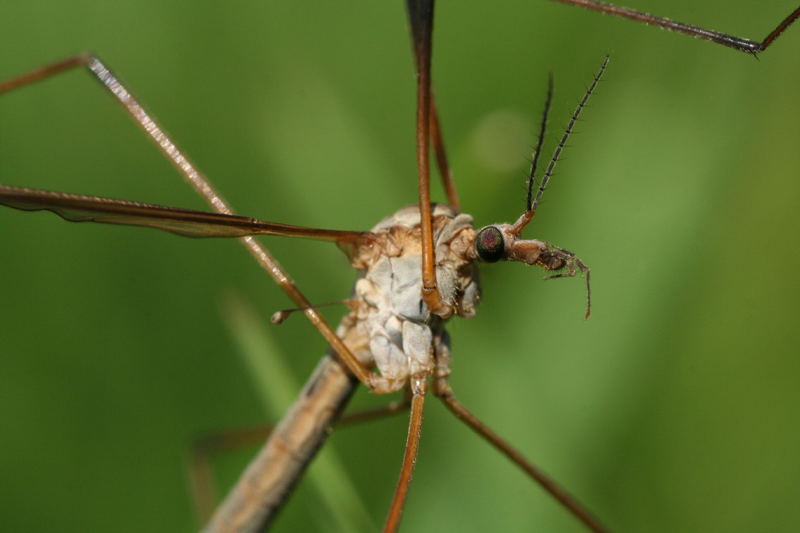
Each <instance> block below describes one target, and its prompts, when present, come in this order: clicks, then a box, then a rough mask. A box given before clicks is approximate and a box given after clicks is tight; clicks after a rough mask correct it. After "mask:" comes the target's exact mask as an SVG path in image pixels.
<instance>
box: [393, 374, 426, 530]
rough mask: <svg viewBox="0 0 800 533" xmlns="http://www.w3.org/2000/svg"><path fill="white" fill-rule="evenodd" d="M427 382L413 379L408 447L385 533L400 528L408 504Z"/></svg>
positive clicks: (422, 378) (424, 378)
mask: <svg viewBox="0 0 800 533" xmlns="http://www.w3.org/2000/svg"><path fill="white" fill-rule="evenodd" d="M427 380H428V375H427V374H420V375H415V376H412V378H411V385H410V386H411V393H412V396H411V416H410V417H409V421H408V436H407V437H406V446H405V450H404V452H403V465H402V467H401V468H400V475H399V477H398V480H397V487H395V490H394V496H393V497H392V503H391V504H390V505H389V513H388V514H387V515H386V523H385V524H384V526H383V532H384V533H394V532H395V531H397V528H398V527H399V526H400V518H401V516H402V514H403V508H404V507H405V504H406V496H408V486H409V485H410V483H411V476H412V474H413V473H414V464H415V463H416V461H417V451H418V450H419V439H420V435H421V432H422V412H423V407H424V406H425V394H426V393H427V392H428V381H427Z"/></svg>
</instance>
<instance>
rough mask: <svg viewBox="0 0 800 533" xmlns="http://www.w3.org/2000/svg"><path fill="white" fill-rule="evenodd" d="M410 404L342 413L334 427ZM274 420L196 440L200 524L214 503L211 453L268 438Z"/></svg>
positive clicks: (193, 475)
mask: <svg viewBox="0 0 800 533" xmlns="http://www.w3.org/2000/svg"><path fill="white" fill-rule="evenodd" d="M410 406H411V400H410V398H405V399H403V400H400V401H396V402H391V403H390V404H388V405H385V406H383V407H376V408H373V409H365V410H363V411H357V412H355V413H350V414H346V415H345V416H343V417H342V418H340V419H339V420H337V421H336V423H335V424H334V427H337V428H338V427H346V426H351V425H354V424H359V423H362V422H370V421H373V420H378V419H380V418H384V417H387V416H391V415H395V414H398V413H402V412H404V411H406V410H407V409H408V408H409V407H410ZM273 429H275V424H268V425H263V426H256V427H250V428H242V429H235V430H231V431H225V432H223V433H218V434H215V435H210V436H206V437H203V438H201V439H199V440H197V441H196V442H195V443H194V444H193V446H192V449H191V451H190V454H191V455H190V457H189V466H188V469H189V478H190V485H191V488H192V496H193V500H194V504H195V511H196V513H197V517H198V521H199V523H201V524H204V523H205V522H206V521H208V519H209V518H210V517H211V514H212V512H213V511H214V507H216V505H217V495H216V490H215V483H214V476H213V472H212V468H211V459H212V457H213V456H215V455H217V454H220V453H224V452H226V451H229V450H233V449H237V448H241V447H244V446H250V445H258V444H262V443H263V442H264V440H266V439H267V438H269V436H270V435H271V434H272V430H273Z"/></svg>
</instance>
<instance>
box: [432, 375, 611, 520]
mask: <svg viewBox="0 0 800 533" xmlns="http://www.w3.org/2000/svg"><path fill="white" fill-rule="evenodd" d="M434 394H435V395H436V396H437V397H438V398H439V399H440V400H442V403H444V405H445V407H447V408H448V409H449V410H450V412H451V413H453V414H454V415H455V416H456V418H458V419H459V420H461V421H462V422H464V423H465V424H467V425H468V426H469V427H470V428H472V429H473V430H474V431H475V432H476V433H477V434H478V435H480V436H481V437H483V438H484V439H486V440H487V441H488V442H489V444H491V445H492V446H494V447H495V449H497V450H498V451H499V452H500V453H502V454H503V455H505V456H506V457H508V458H509V459H510V460H511V461H512V462H513V463H514V464H516V465H517V466H519V467H520V468H521V469H522V470H524V471H525V473H526V474H528V476H530V477H531V479H533V480H534V481H536V483H538V484H539V485H540V486H541V487H542V488H543V489H544V490H546V491H547V492H548V493H550V495H551V496H552V497H553V498H555V499H556V500H558V502H559V503H560V504H561V505H563V506H564V507H565V508H566V509H567V510H568V511H569V512H570V513H571V514H572V515H573V516H575V518H577V519H578V520H580V521H581V522H583V523H584V524H585V525H586V527H588V528H589V530H591V531H594V532H596V533H607V531H608V530H607V529H605V528H604V527H603V525H602V524H600V522H598V521H597V519H596V518H594V517H593V516H592V515H591V514H590V513H589V511H587V510H586V509H585V508H584V507H583V506H582V505H581V504H580V503H578V501H577V500H576V499H575V498H573V497H572V496H571V495H570V494H569V493H567V492H566V491H565V490H564V489H562V488H561V487H559V486H558V484H556V482H555V481H553V480H552V479H550V477H548V476H547V474H545V473H544V472H542V471H541V470H539V468H537V467H536V466H535V465H534V464H533V463H531V462H530V461H528V460H527V459H526V458H525V457H524V456H523V455H522V454H521V453H520V452H519V451H517V450H516V449H514V448H513V447H512V446H511V445H510V444H509V443H507V442H506V441H505V440H503V439H502V438H501V437H500V436H499V435H498V434H497V433H495V432H494V431H492V429H491V428H490V427H489V426H487V425H486V424H484V423H483V422H481V421H480V419H478V417H476V416H475V415H474V414H472V413H471V412H470V411H469V410H467V408H466V407H464V406H463V405H461V403H460V402H459V401H458V400H457V399H456V398H455V396H454V395H453V391H452V389H451V388H450V387H449V386H445V387H444V388H442V387H441V386H439V387H437V386H436V385H434Z"/></svg>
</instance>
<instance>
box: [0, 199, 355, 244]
mask: <svg viewBox="0 0 800 533" xmlns="http://www.w3.org/2000/svg"><path fill="white" fill-rule="evenodd" d="M0 205H5V206H7V207H13V208H15V209H21V210H24V211H51V212H53V213H55V214H57V215H58V216H60V217H61V218H63V219H64V220H68V221H70V222H100V223H103V224H121V225H126V226H142V227H146V228H155V229H160V230H164V231H169V232H171V233H175V234H178V235H182V236H184V237H245V236H248V235H280V236H283V237H303V238H307V239H317V240H323V241H331V242H336V243H338V244H354V243H356V242H359V241H361V240H363V239H367V238H369V236H370V235H371V233H369V232H360V231H336V230H326V229H317V228H306V227H302V226H291V225H288V224H276V223H273V222H265V221H263V220H258V219H255V218H250V217H242V216H237V215H224V214H221V213H207V212H204V211H194V210H191V209H182V208H180V207H166V206H161V205H154V204H145V203H140V202H130V201H127V200H116V199H113V198H101V197H99V196H85V195H82V194H69V193H64V192H55V191H43V190H38V189H28V188H24V187H12V186H8V185H0Z"/></svg>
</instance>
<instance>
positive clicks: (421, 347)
mask: <svg viewBox="0 0 800 533" xmlns="http://www.w3.org/2000/svg"><path fill="white" fill-rule="evenodd" d="M370 233H371V234H372V238H371V239H370V241H369V242H368V243H366V244H365V245H363V246H359V247H357V248H356V249H355V250H354V251H353V254H352V255H351V258H350V259H351V262H352V264H353V266H354V267H355V268H357V269H358V270H359V275H358V279H357V280H356V284H355V288H354V294H353V299H354V300H355V304H354V306H353V307H354V310H353V311H352V313H351V315H350V316H349V317H348V318H349V320H347V321H346V322H349V323H350V324H351V326H352V327H353V328H355V329H356V330H357V331H359V332H360V333H361V334H362V335H363V336H364V340H365V341H368V344H369V354H370V356H371V359H372V362H373V363H374V364H375V365H376V366H377V367H378V369H379V370H380V372H381V374H382V375H383V376H384V377H385V378H388V379H389V380H390V381H391V382H392V385H391V387H390V388H392V389H395V390H396V389H399V388H402V387H403V386H404V385H405V383H406V382H407V380H408V377H409V376H410V375H412V374H416V373H418V372H421V371H431V370H432V369H433V365H434V359H433V347H434V345H435V344H436V345H440V346H441V344H442V342H443V341H442V339H443V336H444V328H443V323H444V321H443V320H442V319H441V318H440V317H438V316H437V315H435V314H433V313H431V312H430V310H429V309H428V307H427V306H426V305H425V302H423V300H422V277H421V272H422V247H421V230H420V216H419V209H418V208H417V207H416V206H412V207H407V208H404V209H401V210H400V211H397V212H396V213H394V214H393V215H391V216H389V217H387V218H385V219H383V220H382V221H380V222H379V223H378V224H377V225H376V226H375V227H374V228H372V230H371V232H370ZM433 240H434V249H435V251H436V277H437V281H438V284H439V289H440V291H441V294H442V298H443V299H444V301H446V302H447V303H448V304H450V305H452V306H453V308H454V309H455V310H456V314H458V315H459V316H462V317H471V316H473V315H474V314H475V307H476V306H477V303H478V300H479V298H480V288H479V285H478V272H477V268H476V264H475V257H474V253H472V251H471V250H473V248H474V246H473V243H474V240H475V230H474V229H473V228H472V217H471V216H469V215H465V214H457V213H455V212H454V211H453V210H452V209H451V208H449V207H447V206H445V205H436V206H435V208H434V210H433Z"/></svg>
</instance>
